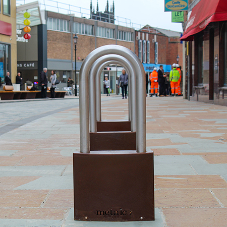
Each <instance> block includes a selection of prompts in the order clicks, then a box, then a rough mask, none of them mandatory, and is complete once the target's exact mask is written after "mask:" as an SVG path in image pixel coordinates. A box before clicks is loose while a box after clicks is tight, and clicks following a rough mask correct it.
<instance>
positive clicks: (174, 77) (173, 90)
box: [169, 63, 180, 96]
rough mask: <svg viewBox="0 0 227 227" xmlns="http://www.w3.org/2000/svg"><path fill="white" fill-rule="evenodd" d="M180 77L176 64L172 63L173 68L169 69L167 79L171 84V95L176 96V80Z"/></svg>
mask: <svg viewBox="0 0 227 227" xmlns="http://www.w3.org/2000/svg"><path fill="white" fill-rule="evenodd" d="M179 78H180V74H179V72H178V70H177V69H176V64H175V63H174V64H173V69H172V70H171V71H170V75H169V80H170V86H171V93H172V96H174V95H175V96H176V95H177V94H178V80H179Z"/></svg>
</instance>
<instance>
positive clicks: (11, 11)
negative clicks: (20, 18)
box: [0, 0, 17, 83]
mask: <svg viewBox="0 0 227 227" xmlns="http://www.w3.org/2000/svg"><path fill="white" fill-rule="evenodd" d="M7 71H8V72H10V74H11V79H12V82H13V83H15V80H16V75H17V42H16V0H0V79H1V81H2V82H3V83H4V77H5V75H6V72H7Z"/></svg>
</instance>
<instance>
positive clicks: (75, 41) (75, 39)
mask: <svg viewBox="0 0 227 227" xmlns="http://www.w3.org/2000/svg"><path fill="white" fill-rule="evenodd" d="M77 39H78V36H77V35H76V34H75V36H74V37H73V41H74V44H75V96H77V80H76V44H77Z"/></svg>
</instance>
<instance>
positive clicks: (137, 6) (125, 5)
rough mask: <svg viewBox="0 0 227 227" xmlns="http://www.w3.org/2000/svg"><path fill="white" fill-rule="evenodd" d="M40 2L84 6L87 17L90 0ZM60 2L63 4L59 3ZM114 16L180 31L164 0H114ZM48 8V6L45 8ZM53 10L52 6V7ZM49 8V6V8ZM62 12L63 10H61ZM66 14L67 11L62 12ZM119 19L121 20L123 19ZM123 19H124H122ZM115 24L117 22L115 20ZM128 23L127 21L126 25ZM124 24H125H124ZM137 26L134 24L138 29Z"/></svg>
mask: <svg viewBox="0 0 227 227" xmlns="http://www.w3.org/2000/svg"><path fill="white" fill-rule="evenodd" d="M21 1H22V0H17V2H21ZM31 1H35V0H25V2H26V3H28V2H31ZM39 1H40V2H41V3H44V2H45V3H46V4H47V5H52V6H55V7H56V5H57V3H56V2H59V3H58V6H59V7H63V8H67V9H68V8H69V7H68V6H67V5H65V4H70V5H74V6H77V7H82V8H85V9H86V10H82V12H86V14H87V15H85V14H84V15H83V16H85V17H87V18H89V13H90V12H89V9H90V0H65V1H64V0H55V1H53V0H52V1H48V0H39ZM22 2H24V1H22ZM60 2H62V3H63V4H64V5H63V4H61V3H60ZM106 2H107V0H98V3H99V11H102V12H103V11H104V10H105V7H106ZM92 3H93V6H94V7H95V9H96V5H97V0H92ZM112 4H113V0H109V6H111V5H112ZM114 4H115V16H116V19H118V18H117V16H118V17H122V18H127V19H129V20H128V21H127V22H130V21H131V23H133V24H134V25H135V24H141V25H142V26H144V25H146V24H149V25H150V26H152V27H158V28H165V29H169V30H173V31H179V32H182V25H181V23H172V22H171V13H170V12H164V0H115V1H114ZM47 9H48V8H47ZM52 9H53V11H55V10H56V9H55V10H54V8H52ZM70 9H71V10H74V9H75V10H76V11H80V9H79V8H76V7H70ZM49 10H50V8H49ZM62 13H63V12H62ZM64 13H65V14H67V12H64ZM75 15H76V16H81V15H80V14H79V15H78V14H75ZM122 18H121V19H120V20H121V21H123V19H122ZM124 21H125V20H124ZM116 24H118V23H117V22H116ZM129 25H130V24H129V23H128V24H127V26H129ZM125 26H126V24H125ZM138 28H139V26H138V25H137V26H136V29H138Z"/></svg>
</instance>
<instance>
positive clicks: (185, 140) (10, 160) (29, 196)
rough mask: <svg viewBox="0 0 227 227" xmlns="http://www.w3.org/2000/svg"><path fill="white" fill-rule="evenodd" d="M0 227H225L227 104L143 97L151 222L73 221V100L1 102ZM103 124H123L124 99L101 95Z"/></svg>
mask: <svg viewBox="0 0 227 227" xmlns="http://www.w3.org/2000/svg"><path fill="white" fill-rule="evenodd" d="M0 115H1V117H0V226H13V227H14V226H15V227H18V226H29V227H30V226H53V227H54V226H89V227H90V226H91V227H93V226H97V227H99V226H100V227H102V226H110V227H111V226H123V227H124V226H142V227H147V226H156V227H164V226H169V227H171V226H173V227H178V226H179V227H182V226H193V227H197V226H198V227H201V226H207V227H208V226H209V227H210V226H212V227H213V226H214V227H222V226H227V225H226V223H227V107H224V106H217V105H211V104H205V103H199V102H193V101H191V102H188V101H187V100H183V99H182V97H177V98H172V97H166V98H165V97H163V98H161V97H160V98H150V97H147V148H148V149H151V150H153V151H154V154H155V207H156V209H155V211H156V221H155V222H127V223H106V222H78V221H74V220H73V178H72V154H73V152H74V151H76V150H77V151H79V109H78V99H76V98H71V99H68V98H66V99H64V100H51V99H49V100H44V101H24V102H1V101H0ZM102 118H103V119H104V120H112V119H113V120H116V119H118V120H126V119H127V118H128V105H127V100H122V99H121V97H120V96H110V97H106V96H103V97H102Z"/></svg>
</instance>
